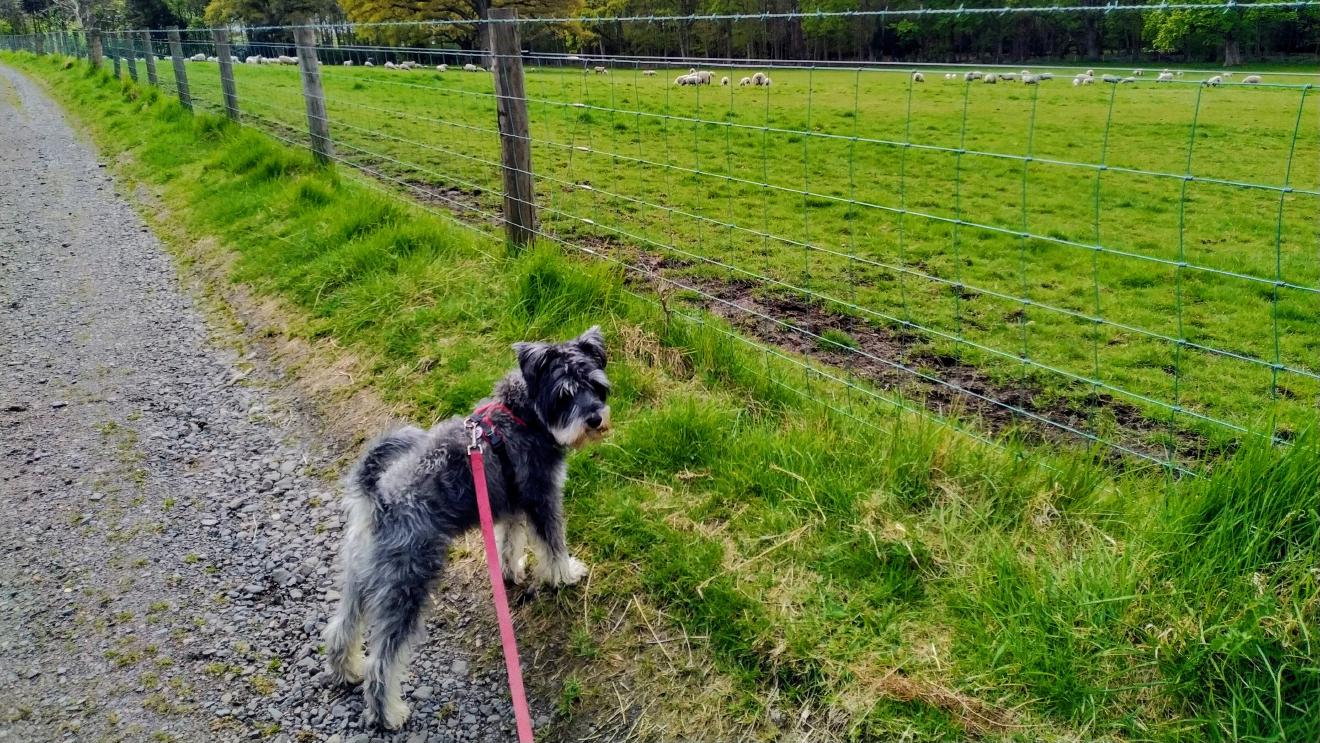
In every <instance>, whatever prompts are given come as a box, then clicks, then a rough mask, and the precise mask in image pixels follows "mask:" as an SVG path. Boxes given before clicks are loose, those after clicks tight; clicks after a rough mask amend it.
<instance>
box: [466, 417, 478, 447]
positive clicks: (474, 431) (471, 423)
mask: <svg viewBox="0 0 1320 743" xmlns="http://www.w3.org/2000/svg"><path fill="white" fill-rule="evenodd" d="M463 427H464V428H466V429H467V431H468V435H469V436H471V437H472V440H471V441H470V442H469V443H468V448H467V450H468V454H472V453H473V452H477V451H480V450H481V424H480V423H478V422H477V421H476V419H475V418H468V419H466V420H464V421H463Z"/></svg>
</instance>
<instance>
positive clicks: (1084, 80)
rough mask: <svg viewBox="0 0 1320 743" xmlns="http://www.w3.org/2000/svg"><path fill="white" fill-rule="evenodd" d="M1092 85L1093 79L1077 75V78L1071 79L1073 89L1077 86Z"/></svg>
mask: <svg viewBox="0 0 1320 743" xmlns="http://www.w3.org/2000/svg"><path fill="white" fill-rule="evenodd" d="M1093 83H1095V78H1093V77H1088V76H1086V75H1078V76H1077V77H1074V78H1073V87H1074V88H1075V87H1077V86H1078V85H1091V84H1093Z"/></svg>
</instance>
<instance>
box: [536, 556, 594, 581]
mask: <svg viewBox="0 0 1320 743" xmlns="http://www.w3.org/2000/svg"><path fill="white" fill-rule="evenodd" d="M547 572H548V575H547V576H546V577H547V580H546V583H548V584H549V585H551V586H556V587H557V586H571V585H573V584H575V583H577V582H578V581H580V580H582V579H583V578H585V577H587V566H586V565H583V564H582V561H581V560H579V559H577V558H576V557H573V556H571V555H570V556H568V557H565V558H563V559H561V560H556V561H555V562H553V563H551V564H550V569H549V570H548V571H547Z"/></svg>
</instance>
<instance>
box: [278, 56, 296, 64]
mask: <svg viewBox="0 0 1320 743" xmlns="http://www.w3.org/2000/svg"><path fill="white" fill-rule="evenodd" d="M280 64H298V58H297V57H286V56H284V55H280Z"/></svg>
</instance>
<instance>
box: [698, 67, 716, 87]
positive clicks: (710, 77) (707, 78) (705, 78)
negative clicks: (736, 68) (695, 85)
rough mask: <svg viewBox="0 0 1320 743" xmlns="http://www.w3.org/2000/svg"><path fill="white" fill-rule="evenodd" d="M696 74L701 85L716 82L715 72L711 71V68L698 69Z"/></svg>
mask: <svg viewBox="0 0 1320 743" xmlns="http://www.w3.org/2000/svg"><path fill="white" fill-rule="evenodd" d="M695 74H696V76H697V79H698V80H699V81H700V83H699V84H700V85H714V84H715V73H713V72H711V71H710V70H697V72H696V73H695Z"/></svg>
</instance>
